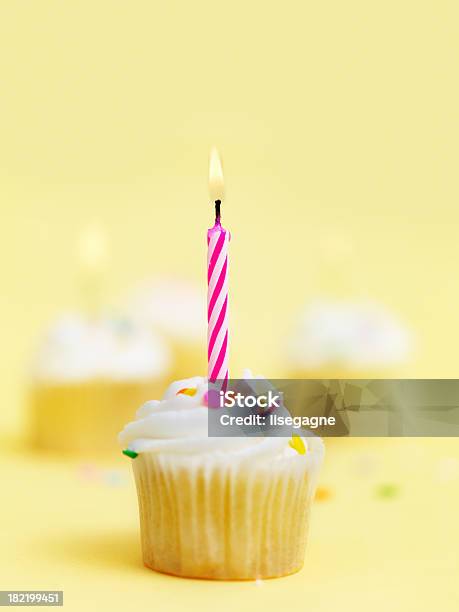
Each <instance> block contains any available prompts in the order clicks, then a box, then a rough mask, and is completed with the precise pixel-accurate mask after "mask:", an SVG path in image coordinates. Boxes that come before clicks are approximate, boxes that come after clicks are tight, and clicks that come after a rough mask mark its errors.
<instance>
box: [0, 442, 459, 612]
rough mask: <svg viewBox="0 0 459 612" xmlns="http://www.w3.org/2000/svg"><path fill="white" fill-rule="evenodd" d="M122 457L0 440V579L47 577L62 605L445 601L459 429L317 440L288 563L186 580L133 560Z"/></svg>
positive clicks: (456, 532) (452, 556) (337, 605)
mask: <svg viewBox="0 0 459 612" xmlns="http://www.w3.org/2000/svg"><path fill="white" fill-rule="evenodd" d="M129 463H130V460H129V459H127V458H125V457H122V456H120V457H116V458H114V459H113V461H112V462H111V463H107V462H105V463H100V462H81V461H80V460H69V459H67V460H63V459H58V458H56V457H54V458H53V457H51V456H40V455H36V454H33V453H31V452H28V451H26V450H24V449H21V447H20V446H18V445H12V444H9V443H7V442H5V443H2V450H1V452H0V470H1V475H2V480H1V482H2V504H1V510H0V512H1V514H0V518H1V525H2V528H1V546H0V581H1V586H0V589H11V590H13V589H18V590H19V589H21V590H25V589H59V590H63V591H64V602H65V604H64V606H65V609H67V610H75V611H76V610H78V611H81V610H85V611H87V610H102V609H103V610H114V611H116V610H128V609H129V610H131V609H138V610H153V609H154V610H160V611H161V612H162V611H163V610H184V609H189V610H200V611H207V610H209V611H210V610H212V611H215V610H234V609H237V608H239V609H241V610H254V609H257V608H262V609H264V610H271V609H272V610H279V609H285V610H297V609H298V610H307V609H309V610H320V611H325V612H328V611H330V612H331V611H336V610H345V611H347V610H352V611H360V610H362V611H364V610H365V612H367V611H368V610H370V609H371V610H372V612H378V611H380V610H381V611H384V612H386V611H387V610H391V611H398V610H400V611H403V612H409V611H410V610H416V611H417V612H419V611H421V610H432V609H437V608H438V607H440V609H441V610H442V612H448V611H449V610H451V611H452V610H455V611H457V609H458V608H459V581H458V577H459V553H458V551H459V527H458V519H457V517H458V515H459V440H457V439H449V438H446V439H392V440H382V439H373V440H367V439H360V440H359V439H355V440H332V441H331V442H329V443H327V456H326V460H325V465H324V468H323V470H322V474H321V480H320V487H321V488H320V496H319V499H317V500H316V502H315V504H314V508H313V514H312V524H311V531H310V537H309V543H308V549H307V555H306V563H305V566H304V568H303V570H302V571H300V572H299V573H297V574H295V575H293V576H289V577H286V578H280V579H274V580H267V581H256V582H212V581H206V580H189V579H182V578H175V577H172V576H166V575H162V574H159V573H155V572H153V571H151V570H149V569H146V568H145V567H144V566H143V565H142V562H141V558H140V547H139V536H138V517H137V499H136V493H135V487H134V483H133V479H132V475H131V473H130V465H129Z"/></svg>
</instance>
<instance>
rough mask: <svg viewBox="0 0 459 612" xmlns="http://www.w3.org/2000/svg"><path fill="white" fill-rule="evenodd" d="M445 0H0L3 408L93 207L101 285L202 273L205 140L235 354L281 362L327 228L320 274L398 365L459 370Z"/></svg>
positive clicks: (201, 277) (454, 21) (454, 45)
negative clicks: (365, 318) (217, 196)
mask: <svg viewBox="0 0 459 612" xmlns="http://www.w3.org/2000/svg"><path fill="white" fill-rule="evenodd" d="M458 17H459V11H458V8H457V3H456V2H454V1H450V2H447V1H444V0H439V1H435V2H433V1H431V2H407V1H399V0H397V1H388V2H367V1H362V2H356V1H355V0H351V1H349V2H339V1H332V2H330V1H324V2H315V3H312V2H304V1H298V2H292V1H290V0H287V1H286V2H283V3H282V4H281V5H279V4H276V3H270V2H260V1H255V2H241V1H239V0H235V1H233V2H223V3H222V2H202V1H199V0H198V1H196V2H177V1H175V0H168V2H156V1H152V2H147V1H139V0H133V1H130V2H120V1H117V0H110V1H101V0H91V1H87V0H79V1H78V2H76V1H75V2H73V1H69V0H66V1H62V0H56V1H50V0H40V1H39V2H37V1H36V0H30V1H27V0H21V1H20V2H2V3H1V6H0V74H1V80H2V91H1V96H0V201H1V208H2V221H1V241H0V250H1V251H0V261H1V279H2V290H1V303H0V325H1V338H2V350H1V351H0V360H1V361H0V368H1V371H2V373H3V377H2V378H3V389H2V398H3V399H2V410H1V412H0V426H4V427H5V428H7V429H8V430H11V429H13V430H14V429H15V428H17V427H19V419H20V413H19V412H18V402H19V401H20V394H21V389H22V387H21V385H20V382H21V380H22V377H23V372H24V367H25V363H26V359H27V358H28V357H29V356H30V351H31V347H32V342H33V339H34V338H35V337H36V334H37V333H38V332H39V331H40V330H41V328H42V326H43V324H44V323H46V322H47V321H49V319H50V318H51V317H52V316H53V315H55V314H56V313H57V312H59V311H60V310H62V308H69V307H72V306H74V305H75V304H78V299H79V297H78V286H77V283H76V258H75V243H76V240H77V235H78V232H79V231H80V230H81V229H83V228H84V227H85V225H86V224H87V223H88V222H89V221H91V220H92V219H96V220H99V221H100V222H101V223H102V224H103V226H104V227H105V229H106V231H107V232H108V234H109V236H110V239H111V242H112V259H111V264H112V265H111V268H110V271H109V274H108V278H107V294H108V299H109V300H112V301H113V302H115V301H116V299H117V298H118V296H119V294H120V293H121V292H122V291H124V290H125V288H126V287H127V286H128V285H130V284H132V283H134V282H135V281H137V280H140V279H143V278H144V277H145V276H148V275H151V274H154V273H156V272H163V271H165V270H166V271H169V270H170V271H175V272H178V273H180V274H182V275H184V276H186V277H189V278H191V279H194V280H197V281H200V282H202V283H203V285H204V283H205V230H206V228H207V227H208V226H209V223H210V222H211V220H212V210H211V207H210V204H208V194H207V163H208V152H209V148H210V146H211V145H212V144H216V145H217V146H218V147H219V149H220V151H221V153H222V156H223V159H224V164H225V174H226V179H227V199H226V202H225V204H224V208H223V212H224V221H225V224H226V225H227V227H228V228H229V229H231V230H232V233H233V241H232V244H231V317H232V326H231V334H232V357H231V358H232V363H231V365H232V369H233V371H235V372H240V371H241V369H242V367H247V366H249V367H252V368H254V369H255V370H257V371H260V372H264V373H266V374H267V375H271V376H272V375H279V374H280V373H281V370H282V365H283V357H282V354H281V351H282V343H283V339H284V337H285V333H286V330H287V329H288V327H289V325H290V316H291V314H292V313H294V312H296V311H297V310H298V309H299V308H300V307H301V305H302V303H303V301H304V300H305V299H306V298H307V297H309V296H310V295H311V294H312V293H314V291H316V290H317V287H318V285H319V284H320V282H319V280H318V274H319V272H318V271H320V265H321V262H320V258H321V252H322V251H323V247H322V248H321V247H320V245H321V244H323V235H324V233H325V234H326V232H327V231H328V230H330V231H331V235H332V240H333V236H334V235H337V236H338V241H343V240H344V241H347V242H348V243H349V244H350V245H352V249H351V252H350V253H348V254H347V255H346V257H345V258H343V269H342V270H341V271H340V282H339V283H336V284H339V285H341V286H342V287H343V288H344V290H346V291H347V293H349V294H354V295H355V294H363V295H370V296H371V297H373V298H375V299H379V300H381V301H383V302H384V303H385V304H386V305H387V306H389V307H390V308H392V309H393V310H394V311H395V312H396V313H397V314H398V315H399V316H400V317H401V318H402V319H403V320H405V321H406V322H408V324H410V325H411V326H412V327H413V328H414V330H415V332H416V333H417V336H418V346H417V350H416V355H415V358H414V360H413V362H412V364H411V366H410V370H409V372H408V374H409V375H414V376H442V377H448V376H450V377H454V376H457V375H458V366H457V357H456V353H457V346H458V345H459V325H458V322H457V319H458V317H457V313H458V310H459V291H458V284H457V282H456V277H457V262H458V254H459V246H458V240H457V224H458V222H459V212H458V210H459V206H458V202H459V181H458V180H457V167H458V163H459V155H458V146H459V145H458V142H459V122H458V110H457V109H458V108H459V95H458V87H457V72H458V68H459V66H458V64H459V62H458V57H459V42H458V41H459V26H458ZM326 240H327V237H326ZM333 284H335V283H334V280H333V279H332V281H330V282H329V283H328V285H329V287H330V286H332V285H333ZM268 329H269V332H270V333H269V334H267V333H266V331H267V330H268Z"/></svg>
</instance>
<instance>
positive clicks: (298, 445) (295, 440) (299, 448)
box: [288, 434, 306, 455]
mask: <svg viewBox="0 0 459 612" xmlns="http://www.w3.org/2000/svg"><path fill="white" fill-rule="evenodd" d="M288 443H289V445H290V446H291V447H292V448H293V449H294V450H296V452H297V453H299V454H300V455H305V454H306V447H305V445H304V442H303V438H301V437H300V436H295V434H293V436H292V439H291V440H289V442H288Z"/></svg>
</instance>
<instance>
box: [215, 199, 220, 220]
mask: <svg viewBox="0 0 459 612" xmlns="http://www.w3.org/2000/svg"><path fill="white" fill-rule="evenodd" d="M221 203H222V202H221V200H215V223H220V204H221Z"/></svg>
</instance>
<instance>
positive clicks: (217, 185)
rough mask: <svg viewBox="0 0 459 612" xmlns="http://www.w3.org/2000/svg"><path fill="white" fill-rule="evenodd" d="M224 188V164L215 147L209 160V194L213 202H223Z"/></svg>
mask: <svg viewBox="0 0 459 612" xmlns="http://www.w3.org/2000/svg"><path fill="white" fill-rule="evenodd" d="M224 187H225V185H224V181H223V169H222V163H221V160H220V156H219V154H218V151H217V149H216V148H215V147H213V148H212V149H211V151H210V160H209V193H210V197H211V199H212V201H213V202H215V200H223V196H224V194H225V188H224Z"/></svg>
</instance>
